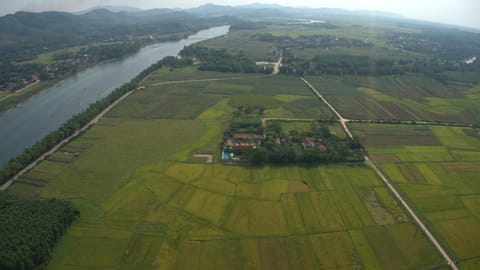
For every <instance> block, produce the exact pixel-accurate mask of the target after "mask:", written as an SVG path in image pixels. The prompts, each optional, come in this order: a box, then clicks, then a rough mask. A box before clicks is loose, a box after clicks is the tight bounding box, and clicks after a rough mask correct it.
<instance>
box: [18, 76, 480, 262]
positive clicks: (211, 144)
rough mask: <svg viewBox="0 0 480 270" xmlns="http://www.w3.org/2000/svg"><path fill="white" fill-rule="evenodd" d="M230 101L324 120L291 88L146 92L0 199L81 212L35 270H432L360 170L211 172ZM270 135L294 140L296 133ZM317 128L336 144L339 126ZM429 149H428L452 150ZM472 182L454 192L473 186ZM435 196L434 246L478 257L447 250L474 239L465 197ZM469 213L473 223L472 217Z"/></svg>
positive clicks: (255, 82)
mask: <svg viewBox="0 0 480 270" xmlns="http://www.w3.org/2000/svg"><path fill="white" fill-rule="evenodd" d="M159 72H164V71H159ZM169 72H170V71H169ZM173 72H180V71H178V70H177V71H173ZM204 75H206V76H210V75H213V74H204ZM153 76H156V74H154V75H153ZM178 76H180V75H178ZM152 84H153V83H152ZM242 95H247V96H249V97H251V98H250V100H257V99H256V98H258V100H260V101H261V103H262V104H263V106H265V107H266V114H267V115H268V116H269V117H270V116H285V117H297V118H305V119H322V118H327V119H330V118H331V113H330V112H329V111H328V110H327V109H326V108H325V107H324V105H323V104H321V103H320V102H319V101H318V100H317V99H316V98H315V97H314V96H313V95H312V94H311V92H310V91H309V90H308V88H307V87H306V86H305V85H304V84H302V83H301V81H300V80H297V79H293V78H292V77H284V76H279V75H277V76H269V77H259V78H251V79H245V80H225V81H212V82H192V83H186V84H171V85H158V86H147V87H146V88H145V89H143V90H141V91H138V92H136V93H134V94H132V95H131V96H130V97H128V98H127V99H126V100H124V101H122V102H121V103H120V104H119V105H118V107H116V108H114V109H113V110H112V111H110V112H109V113H108V114H107V116H106V117H104V118H103V119H101V121H100V122H99V123H98V124H97V125H95V126H94V127H92V128H91V129H89V130H88V131H87V132H85V133H84V134H83V135H82V136H81V137H79V138H78V139H76V140H75V141H73V142H71V143H69V144H67V145H66V146H64V147H63V148H62V149H61V150H59V151H58V152H57V153H55V154H54V155H52V156H50V157H49V158H48V159H47V160H46V161H44V162H42V163H41V164H40V165H39V166H38V167H36V168H35V169H34V170H32V171H30V172H29V173H27V174H26V175H25V176H23V177H22V178H21V179H20V180H19V181H17V182H16V183H15V184H14V185H13V186H12V187H11V188H10V189H9V192H13V193H16V194H19V195H22V196H38V197H41V198H50V197H57V198H66V199H69V200H71V201H73V203H74V204H75V206H76V207H78V208H79V209H80V210H81V216H80V218H79V219H78V221H76V222H75V223H74V224H73V225H72V226H71V228H70V229H69V230H68V231H67V232H66V234H65V236H64V237H63V238H62V239H61V240H60V242H59V244H58V245H57V246H56V248H55V250H54V251H53V256H52V259H51V261H50V263H49V265H48V267H47V268H48V269H428V268H432V267H436V266H441V265H442V263H443V261H442V259H441V257H440V256H439V254H438V253H437V251H436V250H435V249H434V248H433V246H432V245H431V244H430V242H429V241H428V240H427V239H426V237H425V236H424V235H423V234H422V233H421V231H420V230H419V229H418V228H417V227H416V225H415V224H414V223H413V222H412V220H411V219H410V218H409V217H408V216H407V214H406V212H405V211H404V210H403V209H402V208H401V207H400V205H399V204H398V203H397V202H396V200H395V199H394V198H393V197H392V195H391V194H390V193H389V192H388V190H387V189H386V187H384V185H383V184H382V182H381V180H380V179H379V178H378V177H377V176H376V175H375V173H374V172H373V171H372V170H370V169H369V168H368V167H366V166H364V165H363V164H337V165H322V166H293V165H292V166H282V167H275V166H265V167H250V166H243V165H231V164H222V163H220V162H219V155H220V148H219V143H220V142H221V140H222V136H223V131H224V130H225V127H226V123H227V122H228V120H229V118H230V117H231V113H232V112H233V111H234V110H235V107H234V106H238V105H241V104H243V103H245V102H248V100H246V99H245V98H243V97H242ZM282 124H284V125H285V127H284V128H289V127H293V128H297V127H298V128H299V129H300V128H301V127H302V126H304V124H305V123H304V122H302V121H300V122H285V123H282ZM329 129H330V131H331V132H335V133H337V134H338V135H339V136H341V134H343V133H342V130H341V129H340V128H339V126H338V125H337V124H333V125H331V126H329ZM366 131H368V130H366ZM366 131H365V132H366ZM435 132H438V131H432V133H433V134H434V135H432V136H436V135H435V134H437V133H435ZM452 132H457V131H456V130H452ZM465 138H467V137H465ZM438 140H439V144H440V143H443V142H444V141H447V142H448V141H450V142H451V143H452V142H453V141H454V140H452V139H449V138H448V137H442V138H439V139H438ZM465 140H466V141H465V142H464V143H460V142H456V141H455V149H457V150H455V151H457V152H456V153H455V154H453V153H452V154H451V156H452V158H454V157H455V155H461V156H462V157H464V158H466V159H468V160H469V161H468V162H474V161H472V159H474V156H472V155H469V154H465V153H470V152H469V149H470V148H468V147H467V146H465V144H467V143H470V139H468V140H467V139H465ZM475 140H476V139H471V141H475ZM417 147H419V146H417ZM428 147H434V146H428ZM438 147H441V146H438ZM435 150H436V151H437V152H441V151H440V150H438V149H435ZM195 153H210V154H213V155H214V162H213V163H210V164H207V163H205V161H203V160H198V159H192V156H193V154H195ZM441 153H442V155H443V154H444V155H445V157H450V155H448V154H447V153H443V152H441ZM421 157H422V155H419V156H418V158H421ZM465 162H467V161H465ZM465 162H464V163H463V164H464V165H463V166H467V167H468V164H470V163H468V162H467V163H465ZM427 164H428V163H427ZM435 164H437V163H435ZM394 165H395V164H394ZM437 165H438V166H442V165H440V164H437ZM437 165H435V166H437ZM427 167H428V166H427ZM462 168H463V167H462ZM450 170H455V168H450ZM457 170H459V169H458V168H457ZM455 173H457V174H461V173H462V172H455ZM474 174H475V173H474V172H472V173H471V174H470V177H472V178H471V180H470V181H466V182H465V184H464V185H463V189H462V190H461V192H464V193H466V192H467V190H468V188H469V187H470V185H474V183H475V181H474V179H473V176H472V175H474ZM441 179H443V178H441ZM439 181H440V180H439ZM415 188H416V186H415V185H412V190H413V191H414V192H416V194H420V195H419V196H421V195H422V194H430V193H429V192H433V191H429V190H425V189H421V188H419V189H418V190H417V189H415ZM443 189H444V187H443V186H439V187H438V188H437V189H435V190H438V191H439V192H440V191H442V190H443ZM435 190H434V191H435ZM455 190H456V189H455ZM405 192H410V189H408V188H407V189H405ZM443 192H444V193H441V194H447V195H451V196H452V197H451V198H450V199H449V200H448V201H451V203H453V204H454V205H455V207H460V206H461V205H465V207H464V208H458V212H457V211H454V209H457V208H452V209H451V208H449V207H448V201H446V202H442V203H443V205H445V207H443V208H438V209H437V210H438V211H453V212H448V213H450V215H451V216H453V217H454V218H452V219H449V220H448V222H445V223H439V225H438V229H437V230H438V233H439V234H442V232H444V231H448V232H450V233H451V234H453V235H449V236H446V237H445V239H446V240H445V241H447V242H448V241H449V240H448V239H450V238H451V239H453V240H451V241H452V242H448V243H449V244H450V243H451V244H452V250H453V252H455V254H457V252H459V253H458V254H457V255H458V257H459V258H463V256H468V257H469V258H470V257H471V256H477V255H478V254H476V249H475V247H476V242H474V240H475V238H470V239H469V240H468V241H469V242H468V243H470V244H469V245H468V246H465V247H463V246H462V247H461V248H460V249H459V251H457V246H456V245H459V243H461V242H462V241H465V236H463V235H462V234H461V233H462V232H459V234H457V230H453V229H452V230H450V229H449V228H450V227H452V226H460V225H461V226H462V228H465V232H468V231H469V232H471V233H473V232H475V227H472V226H473V225H476V222H478V221H477V218H478V215H477V214H478V211H477V210H475V209H477V207H476V206H478V200H476V199H475V195H472V196H464V197H462V198H458V199H455V198H456V197H453V194H454V193H453V191H448V190H447V191H443ZM415 199H416V197H412V200H415ZM437 200H438V201H440V199H437ZM422 202H423V204H424V205H419V206H417V207H419V208H420V209H422V211H423V209H424V208H422V207H426V209H427V210H432V209H435V208H434V203H435V201H434V200H433V199H431V200H428V199H425V200H424V201H422ZM428 207H430V208H428ZM469 207H470V208H471V209H473V210H475V211H476V212H472V213H471V214H470V211H473V210H469V209H470V208H469ZM438 211H437V212H436V211H433V210H432V211H431V212H428V213H429V214H431V215H433V218H437V219H439V220H443V218H444V217H443V215H442V213H443V212H438ZM462 211H463V212H462ZM425 213H427V212H425ZM462 214H463V215H467V214H469V216H468V217H466V216H462ZM457 218H460V219H457ZM457 220H458V221H459V223H456V221H457ZM434 224H435V223H434ZM466 229H468V231H467V230H466ZM442 235H443V234H442ZM449 237H450V238H449ZM475 262H477V261H475V260H472V261H471V263H473V264H472V265H474V263H475Z"/></svg>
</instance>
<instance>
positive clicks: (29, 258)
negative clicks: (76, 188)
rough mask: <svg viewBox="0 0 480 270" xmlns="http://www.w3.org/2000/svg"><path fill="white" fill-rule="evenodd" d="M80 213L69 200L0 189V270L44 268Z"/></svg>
mask: <svg viewBox="0 0 480 270" xmlns="http://www.w3.org/2000/svg"><path fill="white" fill-rule="evenodd" d="M79 215H80V212H79V210H78V209H76V208H74V207H73V205H72V203H70V202H68V201H64V200H57V199H49V200H40V199H23V198H17V197H15V196H13V195H11V194H7V193H5V192H0V269H5V270H17V269H18V270H27V269H38V268H41V267H44V266H45V264H46V262H47V261H48V259H49V258H50V254H51V252H52V249H53V247H54V245H55V243H56V242H57V241H58V240H59V239H60V237H61V236H62V235H63V233H64V232H65V231H66V229H67V228H68V226H69V225H70V224H71V223H72V222H73V221H74V220H75V219H76V218H77V217H78V216H79Z"/></svg>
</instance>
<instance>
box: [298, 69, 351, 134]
mask: <svg viewBox="0 0 480 270" xmlns="http://www.w3.org/2000/svg"><path fill="white" fill-rule="evenodd" d="M300 79H301V80H302V81H303V82H304V83H305V84H306V85H308V87H310V89H311V90H312V91H313V93H314V94H315V95H317V96H318V97H319V98H320V99H321V100H322V101H323V103H325V104H326V105H327V106H328V108H330V110H331V111H332V112H333V113H334V114H335V115H336V116H337V118H338V120H339V121H340V124H341V125H342V127H343V129H344V130H345V132H346V133H347V134H348V136H349V137H350V138H353V135H352V133H351V132H350V130H349V129H348V126H347V122H348V121H350V120H349V119H346V118H343V117H342V115H340V113H339V112H337V110H335V108H334V107H333V106H332V105H330V103H329V102H328V101H327V100H326V99H325V98H324V97H323V96H322V95H321V94H320V92H318V90H317V89H315V87H313V85H312V84H310V83H309V82H308V81H307V80H305V79H304V78H300Z"/></svg>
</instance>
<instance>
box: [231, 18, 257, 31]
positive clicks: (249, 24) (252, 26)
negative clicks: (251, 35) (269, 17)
mask: <svg viewBox="0 0 480 270" xmlns="http://www.w3.org/2000/svg"><path fill="white" fill-rule="evenodd" d="M262 28H265V23H264V22H254V21H245V20H241V19H238V21H233V22H231V25H230V31H232V32H234V31H241V30H257V29H262Z"/></svg>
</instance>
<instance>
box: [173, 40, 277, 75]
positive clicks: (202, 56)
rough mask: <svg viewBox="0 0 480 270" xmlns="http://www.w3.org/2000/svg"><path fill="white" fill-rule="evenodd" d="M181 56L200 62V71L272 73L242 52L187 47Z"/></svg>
mask: <svg viewBox="0 0 480 270" xmlns="http://www.w3.org/2000/svg"><path fill="white" fill-rule="evenodd" d="M180 55H181V56H182V57H187V58H194V59H195V60H198V61H200V66H199V68H198V69H199V70H209V71H219V72H243V73H256V72H258V73H271V72H272V69H271V68H267V67H261V66H257V65H256V64H255V62H253V61H252V60H250V59H249V58H248V57H247V56H246V55H245V54H244V53H243V52H242V51H240V52H237V53H230V52H227V50H225V49H221V50H217V49H211V48H205V47H201V46H189V47H185V48H184V49H183V50H182V51H181V52H180Z"/></svg>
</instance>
